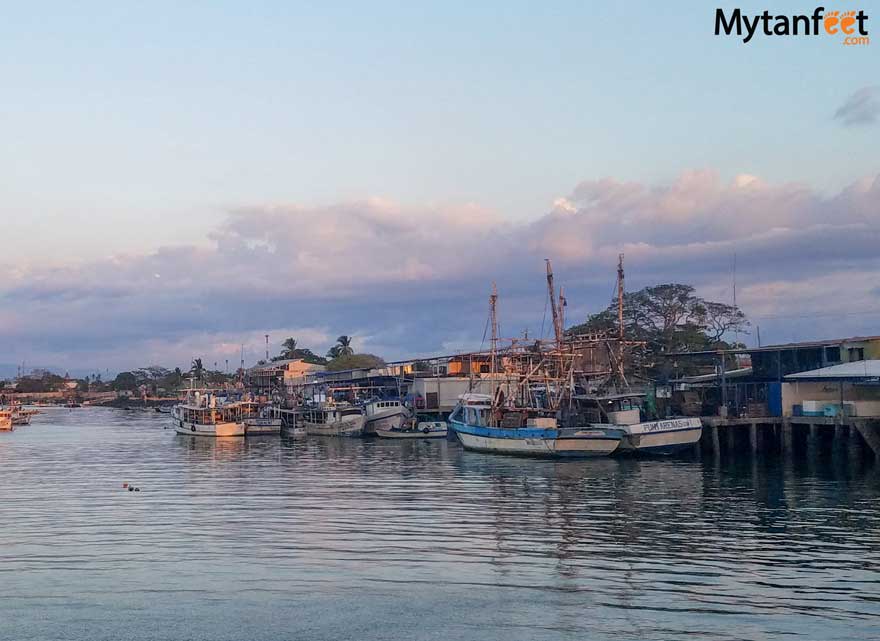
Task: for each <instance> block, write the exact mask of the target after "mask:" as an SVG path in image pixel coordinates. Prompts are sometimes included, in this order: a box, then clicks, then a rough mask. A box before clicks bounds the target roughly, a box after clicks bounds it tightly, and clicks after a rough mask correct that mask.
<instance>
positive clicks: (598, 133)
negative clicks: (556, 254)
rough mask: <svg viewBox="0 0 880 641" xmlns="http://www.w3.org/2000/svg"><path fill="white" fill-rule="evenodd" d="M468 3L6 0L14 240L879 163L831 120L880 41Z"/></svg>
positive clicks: (161, 236)
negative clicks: (283, 208) (595, 184)
mask: <svg viewBox="0 0 880 641" xmlns="http://www.w3.org/2000/svg"><path fill="white" fill-rule="evenodd" d="M475 4H476V3H471V2H443V3H437V2H435V3H418V2H415V3H400V2H391V3H389V2H385V3H382V2H373V3H369V4H367V3H336V4H329V3H296V2H255V3H243V2H187V3H179V2H164V3H163V2H150V3H133V2H121V3H111V2H101V3H75V4H74V3H62V2H56V3H38V2H34V3H20V2H16V3H6V6H5V7H4V10H3V15H4V19H3V21H2V25H0V77H2V78H3V85H4V92H3V93H4V99H3V100H2V104H0V137H2V140H3V145H2V146H0V176H3V178H2V209H0V217H2V219H3V221H2V222H3V224H4V227H5V229H6V234H10V235H12V236H13V237H14V238H15V239H16V242H15V243H14V244H13V246H12V247H11V248H7V250H10V249H11V253H12V256H13V257H15V258H16V259H24V260H29V259H40V260H45V258H46V256H47V254H48V255H51V256H53V257H57V256H58V255H59V254H62V255H63V256H64V257H65V258H80V257H92V256H100V255H106V254H108V253H112V252H113V251H119V250H141V251H146V250H150V249H153V248H155V247H156V246H157V245H159V244H162V243H168V242H198V241H202V240H204V236H205V232H206V230H207V229H209V228H211V227H212V226H213V225H215V224H216V222H217V221H218V220H219V219H220V217H221V216H222V212H223V211H225V210H226V209H227V208H229V207H231V206H236V205H250V204H254V203H267V202H284V203H302V204H325V203H333V202H339V201H345V200H349V199H358V198H363V197H367V196H383V197H386V198H389V199H393V200H395V201H399V202H403V203H414V204H422V203H441V204H443V203H460V202H474V203H477V204H479V205H481V206H483V207H487V208H491V209H494V210H496V211H498V212H499V213H501V214H502V215H503V216H505V217H511V218H515V219H526V218H534V217H537V216H539V215H541V214H543V213H546V211H548V209H549V208H550V206H551V203H552V202H553V200H554V199H555V198H556V197H558V196H563V195H566V194H568V193H569V192H570V191H571V189H572V188H573V187H574V186H575V185H576V184H577V183H578V182H580V181H581V180H585V179H595V178H598V177H602V176H614V177H616V178H618V179H621V180H637V181H642V182H648V183H655V182H662V181H667V180H669V179H671V178H673V177H674V176H676V175H677V174H678V173H679V172H680V171H682V170H683V169H688V168H703V167H710V168H714V169H716V170H718V171H719V172H720V174H721V175H722V176H723V177H730V176H733V175H735V174H738V173H743V172H745V173H752V174H757V175H760V176H761V177H762V178H764V179H765V180H769V181H772V182H780V181H790V180H794V181H803V182H806V183H808V184H810V185H811V186H813V187H814V188H817V189H819V190H831V189H837V188H839V187H840V186H842V185H844V184H846V183H848V182H851V181H852V180H853V179H854V178H856V177H858V176H860V175H864V174H868V173H871V172H875V171H877V169H878V161H877V159H878V154H877V151H876V149H877V130H876V129H873V130H865V129H846V128H843V127H840V126H838V125H837V123H835V122H834V121H833V120H832V115H833V113H834V110H835V109H836V108H837V107H838V106H839V105H840V104H841V103H842V101H843V100H844V99H845V98H846V96H847V95H849V94H850V93H852V92H853V91H855V90H856V89H858V88H860V87H862V86H865V85H867V84H872V82H876V73H877V68H878V62H880V58H878V55H877V51H878V50H877V47H875V46H873V47H865V48H853V47H843V46H842V45H840V44H838V43H832V42H829V41H828V40H827V39H825V38H818V39H805V38H791V39H783V38H775V39H760V38H756V39H755V41H753V42H752V43H750V44H749V45H743V44H742V43H740V42H739V41H737V40H736V39H734V38H726V37H715V36H714V35H713V25H714V8H715V5H714V4H713V5H710V4H707V3H693V2H687V3H684V2H682V3H662V4H658V3H655V2H628V3H609V2H602V3H585V2H552V3H542V4H540V5H539V3H534V2H511V1H505V2H493V3H481V4H477V6H475ZM774 4H775V5H777V8H776V10H777V11H782V10H783V9H781V8H780V7H783V6H784V7H788V10H789V11H795V10H796V11H799V12H801V11H806V10H807V9H812V5H810V7H806V5H804V4H803V3H802V2H800V3H798V2H793V3H774ZM729 6H742V8H743V10H744V11H745V12H749V11H760V10H763V8H764V5H762V4H760V3H737V4H736V5H733V4H731V5H729ZM805 7H806V8H805ZM869 25H870V22H869ZM37 227H38V228H39V233H36V231H35V229H36V228H37Z"/></svg>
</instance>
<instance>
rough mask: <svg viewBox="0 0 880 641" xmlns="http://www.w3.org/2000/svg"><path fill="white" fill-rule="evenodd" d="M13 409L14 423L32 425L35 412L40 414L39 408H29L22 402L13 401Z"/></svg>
mask: <svg viewBox="0 0 880 641" xmlns="http://www.w3.org/2000/svg"><path fill="white" fill-rule="evenodd" d="M10 409H11V410H12V424H13V425H30V424H31V417H32V416H33V415H34V414H38V413H39V412H37V410H28V409H25V408H24V407H22V406H21V403H18V402H13V403H12V405H11V406H10Z"/></svg>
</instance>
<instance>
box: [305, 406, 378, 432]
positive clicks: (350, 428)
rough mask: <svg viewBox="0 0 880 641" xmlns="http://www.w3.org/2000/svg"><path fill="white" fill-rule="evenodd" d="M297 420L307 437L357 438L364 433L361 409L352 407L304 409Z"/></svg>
mask: <svg viewBox="0 0 880 641" xmlns="http://www.w3.org/2000/svg"><path fill="white" fill-rule="evenodd" d="M297 419H298V420H297V424H298V425H302V426H303V427H304V428H305V430H306V434H309V435H314V436H348V437H358V436H363V433H364V420H365V417H364V412H363V409H362V408H360V407H356V406H354V405H335V404H334V405H322V406H317V407H314V408H305V409H303V410H302V413H301V415H300V416H298V417H297Z"/></svg>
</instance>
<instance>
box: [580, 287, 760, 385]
mask: <svg viewBox="0 0 880 641" xmlns="http://www.w3.org/2000/svg"><path fill="white" fill-rule="evenodd" d="M617 309H618V307H617V300H616V299H615V300H613V301H612V302H611V304H610V305H609V306H608V308H607V309H604V310H602V311H601V312H599V313H597V314H593V315H592V316H590V317H589V318H588V319H587V322H586V323H583V324H581V325H576V326H574V327H571V328H569V329H568V330H567V333H568V334H569V335H575V334H593V333H600V334H601V333H604V334H609V335H612V336H614V335H616V334H617V331H618V320H617ZM623 323H624V334H625V337H626V338H627V339H628V340H632V341H642V342H644V345H645V347H644V350H643V351H644V354H643V357H644V359H645V360H644V362H645V364H646V365H647V366H648V367H649V368H652V366H653V365H654V364H655V363H656V362H657V360H658V358H659V357H660V355H662V354H664V353H670V352H695V351H702V350H711V349H727V348H730V347H733V346H734V344H735V342H736V341H735V340H731V338H734V336H732V335H735V334H737V333H739V334H748V328H749V321H748V319H747V318H746V316H745V314H743V312H742V310H740V309H739V308H737V307H734V306H733V305H728V304H726V303H718V302H714V301H707V300H705V299H703V298H701V297H700V296H697V294H696V292H695V290H694V288H693V287H691V286H690V285H682V284H680V283H667V284H663V285H653V286H651V287H645V288H644V289H640V290H639V291H636V292H628V293H626V294H624V297H623Z"/></svg>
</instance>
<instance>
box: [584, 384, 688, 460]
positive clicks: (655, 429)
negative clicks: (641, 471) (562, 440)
mask: <svg viewBox="0 0 880 641" xmlns="http://www.w3.org/2000/svg"><path fill="white" fill-rule="evenodd" d="M643 397H644V394H639V393H632V392H630V393H624V394H612V395H606V396H586V395H583V396H581V395H579V396H576V397H575V401H576V403H577V406H578V408H579V411H580V412H581V413H582V414H584V415H586V416H588V417H589V419H590V420H591V422H592V424H593V425H595V426H599V427H613V428H617V429H619V430H621V431H622V432H623V434H624V436H623V439H622V440H621V442H620V450H619V453H620V454H624V453H629V454H675V453H676V452H680V451H682V450H686V449H687V448H689V447H692V446H693V445H694V444H695V443H698V442H699V440H700V437H701V436H702V434H703V423H702V421H700V419H699V418H695V417H677V418H675V417H673V418H668V419H661V420H648V421H644V420H642V412H643V410H642V408H641V406H640V404H639V402H640V400H641V398H643Z"/></svg>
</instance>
